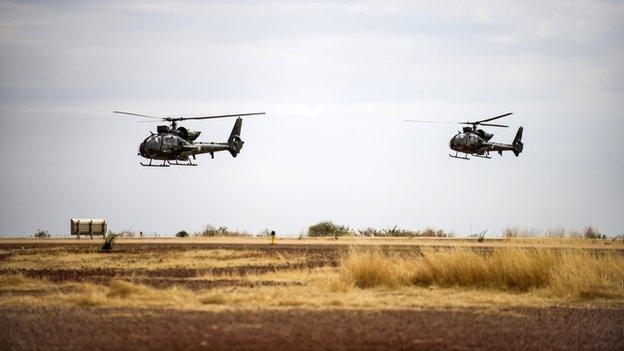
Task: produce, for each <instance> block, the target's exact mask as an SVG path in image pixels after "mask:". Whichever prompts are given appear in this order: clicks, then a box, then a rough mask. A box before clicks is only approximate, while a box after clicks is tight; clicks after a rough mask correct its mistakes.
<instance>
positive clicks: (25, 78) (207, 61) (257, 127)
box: [0, 0, 624, 236]
mask: <svg viewBox="0 0 624 351" xmlns="http://www.w3.org/2000/svg"><path fill="white" fill-rule="evenodd" d="M623 39H624V3H623V2H620V1H597V2H593V1H583V2H580V1H579V2H576V1H573V2H568V1H554V2H549V1H534V2H527V1H518V2H489V1H488V2H479V1H470V2H465V1H461V2H446V1H431V2H414V1H406V2H393V1H357V2H349V1H331V2H294V1H284V2H279V1H267V2H263V1H241V2H233V1H223V2H221V1H212V2H205V1H199V2H181V1H176V2H158V1H157V2H138V1H137V2H125V1H123V2H121V1H119V2H118V1H102V2H98V1H61V0H59V1H19V2H12V1H8V2H7V1H0V130H1V133H2V137H1V138H0V146H1V148H2V150H3V152H2V153H0V165H1V166H0V167H1V170H2V171H1V172H2V177H1V178H0V179H1V180H0V192H1V196H2V201H1V203H0V235H1V236H22V235H32V233H33V232H34V231H35V229H37V228H45V229H49V230H50V231H51V232H52V233H54V234H59V235H61V234H68V232H69V219H70V218H75V217H78V218H81V217H82V218H106V219H107V220H108V221H109V223H110V225H109V228H110V229H112V230H114V231H119V230H122V229H132V230H135V231H139V230H142V231H143V232H145V233H153V232H157V233H159V234H161V235H173V234H174V233H175V232H176V231H178V230H180V229H186V230H188V231H196V230H200V229H201V227H202V226H204V225H206V224H212V225H215V226H220V225H225V226H228V227H230V228H231V229H239V230H247V231H249V232H251V233H257V232H259V231H260V230H262V229H264V228H270V229H275V230H277V232H278V233H279V234H297V233H299V232H300V231H301V230H304V229H305V228H307V227H308V226H309V225H310V224H313V223H316V222H318V221H320V220H324V219H329V220H333V221H335V222H337V223H340V224H345V225H348V226H350V227H352V228H356V229H359V228H364V227H368V226H372V227H377V228H385V227H391V226H394V225H398V226H399V227H403V228H410V229H423V228H424V227H427V226H434V227H438V228H443V229H446V230H454V231H455V232H456V233H457V234H467V233H469V232H471V231H476V230H481V229H486V228H487V229H489V231H488V233H491V234H492V235H495V234H497V233H499V232H500V231H502V229H503V228H504V227H506V226H508V225H512V226H520V227H537V228H542V229H548V228H552V227H556V226H564V227H567V228H582V227H583V226H585V225H588V224H593V225H594V226H597V227H598V228H599V229H600V230H601V231H602V232H605V233H608V234H622V233H624V216H623V215H622V214H623V213H624V201H623V196H624V186H623V185H622V179H624V156H623V154H622V152H623V149H622V145H623V144H622V143H623V140H624V137H623V134H624V118H623V112H622V111H623V109H624V103H623V102H624V40H623ZM117 109H120V110H128V111H135V112H139V113H147V114H158V115H160V114H163V115H168V114H195V115H196V114H221V113H235V112H253V111H266V112H267V116H266V117H250V118H246V119H245V120H244V122H243V133H242V134H243V135H242V137H243V139H244V140H245V141H246V143H245V147H244V148H243V150H242V153H241V154H240V155H239V157H238V158H236V159H234V158H232V157H231V156H230V155H229V154H228V153H219V154H216V155H215V159H214V160H211V159H210V157H209V156H208V157H207V156H205V155H204V157H199V158H198V162H199V166H198V167H179V168H176V167H170V168H166V169H161V168H153V169H150V168H144V167H141V166H140V165H139V161H140V160H141V159H140V157H139V156H138V155H137V149H138V145H139V143H140V142H141V141H142V139H143V138H144V137H145V136H146V135H149V131H150V130H155V127H156V125H155V124H149V123H138V119H136V118H132V117H130V116H127V117H123V116H120V115H113V114H112V111H113V110H117ZM506 112H514V115H513V116H511V117H508V118H506V119H504V120H501V121H504V122H506V123H509V124H510V125H511V126H512V127H511V128H497V129H494V128H491V129H490V130H489V131H490V132H495V133H496V135H495V140H496V141H501V142H510V141H511V140H512V139H513V136H514V134H515V132H516V129H517V127H518V126H520V125H523V126H524V127H525V130H524V139H523V141H524V143H525V148H524V153H522V154H521V155H520V157H518V158H516V157H515V156H513V154H511V153H506V154H504V155H503V156H502V157H501V156H498V155H497V154H496V155H494V157H493V159H492V160H484V159H473V160H471V161H463V160H455V159H451V158H449V157H448V153H449V152H450V150H449V148H448V140H449V138H450V137H451V136H452V135H453V134H454V133H456V131H457V127H456V126H454V125H451V124H439V125H434V124H408V123H404V122H403V120H404V119H425V120H440V121H463V120H474V119H480V118H486V117H489V116H494V115H499V114H502V113H506ZM233 122H234V121H233V120H231V119H230V120H215V121H209V122H207V121H193V122H189V123H186V124H185V125H186V126H188V127H191V128H193V129H197V130H201V131H202V135H201V136H200V138H199V140H200V141H225V140H226V139H227V136H228V135H229V132H230V129H231V127H232V124H233Z"/></svg>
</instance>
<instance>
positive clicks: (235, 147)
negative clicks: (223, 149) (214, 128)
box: [228, 117, 245, 157]
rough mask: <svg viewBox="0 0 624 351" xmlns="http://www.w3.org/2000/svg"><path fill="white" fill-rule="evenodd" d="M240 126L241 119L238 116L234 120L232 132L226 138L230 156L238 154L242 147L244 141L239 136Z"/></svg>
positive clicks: (241, 123)
mask: <svg viewBox="0 0 624 351" xmlns="http://www.w3.org/2000/svg"><path fill="white" fill-rule="evenodd" d="M242 126H243V119H242V118H240V117H239V118H237V119H236V122H234V128H232V132H231V133H230V137H229V138H228V146H229V147H230V148H229V150H228V151H229V152H230V154H232V157H236V156H237V155H238V153H239V152H240V151H241V149H242V148H243V144H244V143H245V142H244V141H243V139H241V137H240V135H241V128H242Z"/></svg>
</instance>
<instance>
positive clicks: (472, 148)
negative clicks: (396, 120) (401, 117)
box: [405, 112, 524, 160]
mask: <svg viewBox="0 0 624 351" xmlns="http://www.w3.org/2000/svg"><path fill="white" fill-rule="evenodd" d="M512 114H513V113H512V112H509V113H505V114H503V115H500V116H496V117H491V118H487V119H482V120H480V121H475V122H439V121H420V120H412V119H408V120H405V122H418V123H453V124H467V125H470V126H471V127H463V128H462V131H461V132H457V134H456V135H455V136H453V137H452V138H451V140H450V142H449V146H450V147H451V149H452V150H453V151H455V155H452V154H449V156H450V157H452V158H459V159H462V160H469V159H470V158H468V155H471V156H474V157H481V158H488V159H490V158H491V157H490V151H496V152H498V154H499V155H502V154H503V151H512V152H513V153H514V155H516V157H518V156H520V153H521V152H522V149H523V148H524V144H523V143H522V131H523V129H524V128H523V127H520V128H518V131H517V132H516V136H515V138H514V139H513V142H512V143H511V144H504V143H496V142H492V141H490V140H491V139H492V137H493V136H494V134H490V133H486V132H485V131H484V130H483V129H478V128H477V126H489V127H501V128H507V127H509V126H507V125H502V124H493V123H484V122H490V121H493V120H495V119H499V118H503V117H506V116H509V115H512ZM460 152H461V153H464V154H465V156H459V153H460Z"/></svg>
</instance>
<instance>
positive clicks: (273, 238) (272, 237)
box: [271, 230, 277, 245]
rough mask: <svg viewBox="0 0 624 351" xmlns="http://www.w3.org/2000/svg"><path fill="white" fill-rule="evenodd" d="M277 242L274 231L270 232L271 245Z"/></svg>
mask: <svg viewBox="0 0 624 351" xmlns="http://www.w3.org/2000/svg"><path fill="white" fill-rule="evenodd" d="M275 244H277V242H276V241H275V231H274V230H272V231H271V245H275Z"/></svg>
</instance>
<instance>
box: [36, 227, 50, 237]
mask: <svg viewBox="0 0 624 351" xmlns="http://www.w3.org/2000/svg"><path fill="white" fill-rule="evenodd" d="M49 237H50V232H49V231H47V230H45V229H37V231H36V232H35V238H49Z"/></svg>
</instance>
